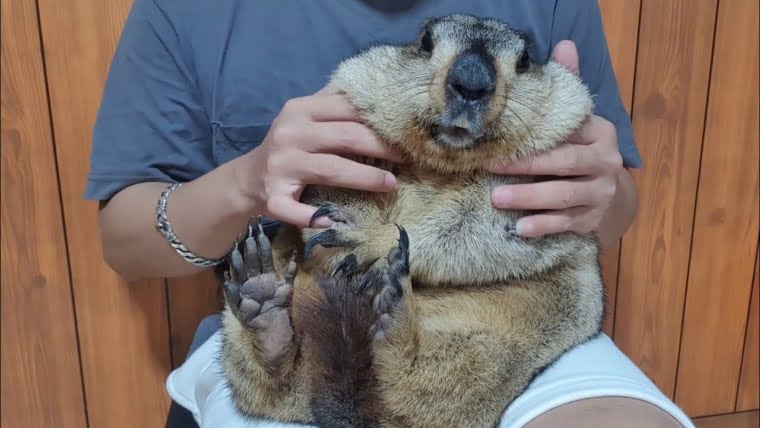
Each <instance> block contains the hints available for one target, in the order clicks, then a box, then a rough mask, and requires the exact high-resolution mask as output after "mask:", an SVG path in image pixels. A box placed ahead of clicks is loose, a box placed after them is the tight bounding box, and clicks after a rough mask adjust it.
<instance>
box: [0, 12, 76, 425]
mask: <svg viewBox="0 0 760 428" xmlns="http://www.w3.org/2000/svg"><path fill="white" fill-rule="evenodd" d="M2 40H3V43H2V53H1V55H0V56H1V57H2V70H3V71H2V76H1V80H2V94H3V102H2V125H1V126H0V129H1V131H2V145H1V146H0V147H1V148H2V150H1V151H0V159H1V160H0V167H1V168H2V184H1V187H2V189H1V190H0V201H2V202H0V211H2V234H0V241H2V244H0V245H1V246H2V251H1V255H0V258H1V260H2V269H1V271H2V273H0V276H1V277H2V287H0V293H1V294H2V327H1V328H2V338H3V346H2V351H1V352H2V363H1V366H2V368H1V369H0V372H1V376H2V392H1V393H0V395H1V396H2V400H1V402H2V410H0V413H1V414H2V417H1V418H2V422H1V424H2V426H5V427H43V426H55V427H72V428H79V427H85V426H87V417H86V415H85V401H84V400H85V399H84V395H83V392H82V382H81V378H80V376H81V372H80V366H79V351H78V349H77V338H76V325H75V319H74V308H73V306H72V295H71V284H70V282H69V269H68V266H67V263H66V259H67V250H66V242H65V237H64V234H63V218H62V214H63V213H62V212H61V205H60V197H59V194H58V180H57V177H56V165H55V157H54V150H53V141H52V133H51V129H50V116H49V114H48V104H47V95H46V87H45V75H44V69H43V62H42V51H41V46H40V38H39V23H38V21H37V7H36V4H35V2H33V1H17V0H2Z"/></svg>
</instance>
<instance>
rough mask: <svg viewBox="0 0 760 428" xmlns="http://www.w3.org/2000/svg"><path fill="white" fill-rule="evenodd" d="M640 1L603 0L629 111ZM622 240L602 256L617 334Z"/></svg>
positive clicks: (607, 326) (610, 319)
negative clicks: (616, 323)
mask: <svg viewBox="0 0 760 428" xmlns="http://www.w3.org/2000/svg"><path fill="white" fill-rule="evenodd" d="M640 7H641V1H640V0H631V1H626V2H621V1H618V0H599V8H600V10H601V12H602V23H603V25H604V32H605V35H606V37H607V46H608V48H609V51H610V57H611V60H612V68H613V69H614V70H615V75H616V77H617V81H618V87H619V88H620V96H621V98H622V100H623V104H624V106H625V108H626V110H627V111H628V112H630V111H631V103H632V98H633V77H634V73H635V70H636V46H637V44H638V29H639V8H640ZM619 260H620V242H617V243H616V244H615V245H614V246H612V247H610V248H609V249H607V250H605V251H604V253H603V254H602V257H601V263H602V276H603V279H604V285H605V288H606V291H607V314H606V317H605V319H604V326H603V329H604V332H605V333H606V334H607V335H608V336H610V337H613V332H614V324H615V301H616V299H617V282H618V263H619Z"/></svg>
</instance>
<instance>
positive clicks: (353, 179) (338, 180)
mask: <svg viewBox="0 0 760 428" xmlns="http://www.w3.org/2000/svg"><path fill="white" fill-rule="evenodd" d="M300 176H301V180H302V181H303V184H323V185H327V186H334V187H342V188H347V189H354V190H365V191H368V192H389V191H392V190H394V189H395V188H396V184H397V183H396V177H394V175H393V174H392V173H390V172H389V171H384V170H382V169H380V168H375V167H373V166H369V165H364V164H361V163H358V162H354V161H351V160H348V159H345V158H343V157H340V156H337V155H332V154H317V155H313V156H310V159H309V161H308V164H307V166H306V168H305V169H304V171H303V172H302V173H301V174H300Z"/></svg>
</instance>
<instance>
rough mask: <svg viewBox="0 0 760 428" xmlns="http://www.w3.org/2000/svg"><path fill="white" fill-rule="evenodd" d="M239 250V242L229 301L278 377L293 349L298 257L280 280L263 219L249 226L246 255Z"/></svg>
mask: <svg viewBox="0 0 760 428" xmlns="http://www.w3.org/2000/svg"><path fill="white" fill-rule="evenodd" d="M238 247H239V241H237V242H236V245H235V248H234V250H233V251H232V254H231V256H230V269H229V272H228V273H225V282H224V293H225V298H226V299H227V302H228V304H229V307H230V311H231V312H232V313H233V314H234V315H235V317H236V318H237V320H238V321H239V322H240V324H241V325H242V326H243V328H244V329H245V330H247V331H248V332H249V333H250V336H251V339H252V341H253V344H254V348H255V349H256V350H257V351H258V352H259V356H260V357H261V359H262V362H263V363H264V365H265V366H266V367H267V368H268V369H269V370H270V371H272V372H273V373H272V374H274V372H276V371H277V369H278V366H279V365H280V363H281V362H280V360H281V359H282V357H283V356H284V355H285V354H286V353H287V351H288V350H289V348H290V347H292V345H293V343H292V342H293V336H294V335H293V327H292V325H291V323H290V316H289V313H288V312H289V307H290V299H291V295H292V292H293V278H294V277H295V273H296V268H297V266H296V262H295V254H293V256H292V258H291V260H290V263H289V264H288V266H287V268H286V271H285V273H284V275H282V277H279V278H278V276H279V275H278V273H277V272H275V268H274V258H273V256H272V245H271V243H270V241H269V238H267V236H266V235H265V234H264V231H263V229H262V226H261V222H260V219H259V221H258V222H257V224H256V225H254V224H249V225H248V234H247V236H246V237H245V247H244V248H245V250H244V254H241V253H240V251H239V249H238Z"/></svg>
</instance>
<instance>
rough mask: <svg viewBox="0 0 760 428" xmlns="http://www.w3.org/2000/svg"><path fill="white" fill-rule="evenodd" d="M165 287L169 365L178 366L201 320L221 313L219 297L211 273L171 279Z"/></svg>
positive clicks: (217, 287)
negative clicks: (167, 290) (170, 345)
mask: <svg viewBox="0 0 760 428" xmlns="http://www.w3.org/2000/svg"><path fill="white" fill-rule="evenodd" d="M168 284H169V320H170V321H169V325H170V326H171V341H172V363H173V366H174V367H177V366H178V365H180V364H181V363H182V361H184V360H185V357H186V356H187V352H188V350H189V349H190V344H191V343H192V342H193V337H194V336H195V330H196V329H197V328H198V324H199V323H200V322H201V320H202V319H203V318H205V317H206V316H207V315H212V314H214V313H218V312H219V311H220V310H221V307H222V306H221V295H220V294H219V291H220V290H219V286H218V285H217V284H216V279H215V278H214V275H213V272H211V271H206V272H202V273H200V274H197V275H193V276H190V277H186V278H177V279H170V280H169V281H168Z"/></svg>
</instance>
